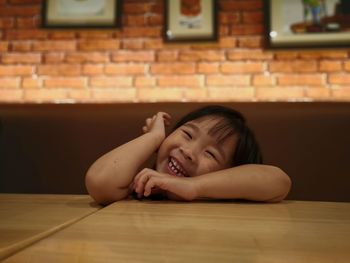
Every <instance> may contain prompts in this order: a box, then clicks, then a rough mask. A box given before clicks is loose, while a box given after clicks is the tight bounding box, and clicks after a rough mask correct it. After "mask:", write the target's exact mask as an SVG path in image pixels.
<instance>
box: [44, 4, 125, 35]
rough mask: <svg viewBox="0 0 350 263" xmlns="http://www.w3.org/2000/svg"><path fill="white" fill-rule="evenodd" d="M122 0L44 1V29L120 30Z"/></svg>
mask: <svg viewBox="0 0 350 263" xmlns="http://www.w3.org/2000/svg"><path fill="white" fill-rule="evenodd" d="M121 8H122V0H99V1H96V0H84V1H79V0H44V1H42V27H43V28H63V29H74V28H119V27H120V25H121V14H122V11H121Z"/></svg>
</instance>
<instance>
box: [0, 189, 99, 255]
mask: <svg viewBox="0 0 350 263" xmlns="http://www.w3.org/2000/svg"><path fill="white" fill-rule="evenodd" d="M99 208H100V206H97V205H96V204H95V203H94V202H93V200H92V199H91V197H89V196H88V195H29V194H0V259H2V258H4V257H6V256H8V255H10V254H12V253H14V252H16V251H18V250H20V249H22V248H24V247H26V246H28V245H30V244H32V243H34V242H36V241H38V240H40V239H42V238H44V237H46V236H48V235H50V234H52V233H54V232H56V231H59V230H61V229H63V228H65V227H67V226H68V225H70V224H72V223H75V222H76V221H78V220H79V219H81V218H83V217H85V216H87V215H90V214H91V213H94V212H96V211H97V210H98V209H99Z"/></svg>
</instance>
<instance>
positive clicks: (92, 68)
mask: <svg viewBox="0 0 350 263" xmlns="http://www.w3.org/2000/svg"><path fill="white" fill-rule="evenodd" d="M83 74H84V75H90V76H96V75H103V74H104V65H103V64H84V65H83Z"/></svg>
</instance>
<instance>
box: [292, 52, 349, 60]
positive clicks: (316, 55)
mask: <svg viewBox="0 0 350 263" xmlns="http://www.w3.org/2000/svg"><path fill="white" fill-rule="evenodd" d="M299 57H300V58H302V59H320V58H328V59H342V58H348V54H347V52H346V51H330V50H320V51H310V52H301V53H300V54H299Z"/></svg>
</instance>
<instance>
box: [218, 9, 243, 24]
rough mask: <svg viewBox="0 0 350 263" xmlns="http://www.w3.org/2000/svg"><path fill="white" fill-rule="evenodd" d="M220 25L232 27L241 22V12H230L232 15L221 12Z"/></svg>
mask: <svg viewBox="0 0 350 263" xmlns="http://www.w3.org/2000/svg"><path fill="white" fill-rule="evenodd" d="M219 15H220V20H219V21H220V25H231V24H237V23H239V22H241V16H240V13H239V12H230V13H224V12H221V13H220V14H219Z"/></svg>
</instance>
